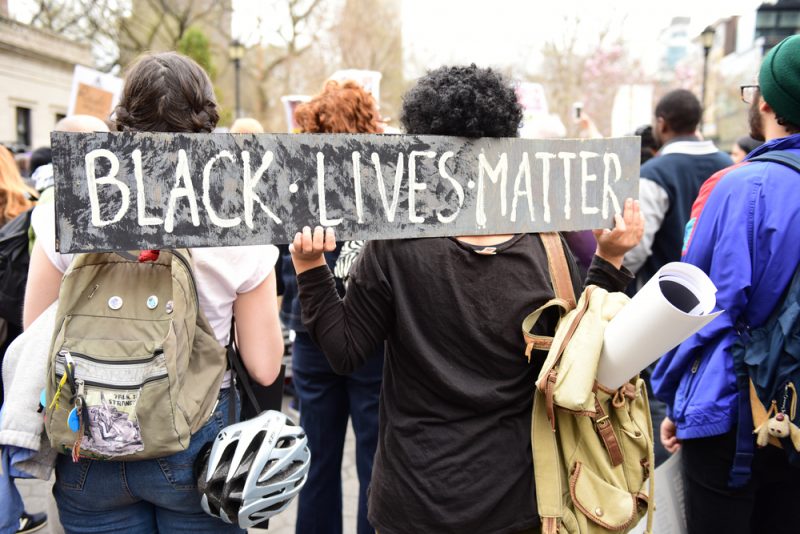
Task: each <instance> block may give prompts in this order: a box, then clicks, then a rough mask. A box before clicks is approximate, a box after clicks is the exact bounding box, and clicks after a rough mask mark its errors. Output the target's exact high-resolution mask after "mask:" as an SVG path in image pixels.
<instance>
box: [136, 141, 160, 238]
mask: <svg viewBox="0 0 800 534" xmlns="http://www.w3.org/2000/svg"><path fill="white" fill-rule="evenodd" d="M131 157H132V158H133V176H134V178H135V179H136V215H137V219H138V221H139V226H158V225H160V224H162V223H163V222H164V221H163V220H162V219H161V218H160V217H150V216H148V215H147V198H146V197H145V188H144V176H142V151H141V150H139V149H138V148H137V149H136V150H134V151H133V152H132V153H131Z"/></svg>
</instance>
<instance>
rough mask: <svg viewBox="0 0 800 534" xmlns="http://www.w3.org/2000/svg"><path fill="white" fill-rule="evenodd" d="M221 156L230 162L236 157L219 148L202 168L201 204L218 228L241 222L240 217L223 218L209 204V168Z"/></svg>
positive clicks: (236, 224) (229, 226)
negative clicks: (218, 151) (217, 152)
mask: <svg viewBox="0 0 800 534" xmlns="http://www.w3.org/2000/svg"><path fill="white" fill-rule="evenodd" d="M221 158H226V159H229V160H230V161H232V162H235V161H236V158H234V157H233V154H231V153H230V152H228V151H227V150H221V151H220V153H219V154H217V155H216V156H214V157H213V158H211V159H210V160H208V163H206V166H205V168H204V169H203V206H204V207H205V209H206V211H207V212H208V217H209V218H210V219H211V222H212V223H213V224H215V225H217V226H219V227H220V228H231V227H233V226H239V225H240V224H242V218H241V217H234V218H233V219H223V218H221V217H220V216H219V215H217V212H216V210H214V206H212V205H211V169H212V168H213V167H214V164H215V163H216V162H217V161H218V160H219V159H221Z"/></svg>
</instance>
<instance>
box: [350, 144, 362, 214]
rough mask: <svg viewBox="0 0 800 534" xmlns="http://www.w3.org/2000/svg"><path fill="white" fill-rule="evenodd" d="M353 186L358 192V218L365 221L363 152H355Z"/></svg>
mask: <svg viewBox="0 0 800 534" xmlns="http://www.w3.org/2000/svg"><path fill="white" fill-rule="evenodd" d="M353 187H354V188H355V190H356V191H355V193H356V219H357V220H358V224H361V223H363V222H364V199H363V198H362V196H361V153H360V152H353Z"/></svg>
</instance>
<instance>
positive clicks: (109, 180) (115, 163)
mask: <svg viewBox="0 0 800 534" xmlns="http://www.w3.org/2000/svg"><path fill="white" fill-rule="evenodd" d="M99 158H105V159H107V160H108V161H109V163H110V164H111V169H109V171H108V174H107V175H106V176H103V177H102V178H98V177H97V176H95V162H96V161H97V160H98V159H99ZM84 159H85V162H86V183H87V184H88V186H89V205H90V207H91V210H92V224H93V225H94V226H98V227H100V226H107V225H109V224H113V223H115V222H119V221H120V220H121V219H122V217H124V216H125V213H126V212H127V211H128V207H129V206H130V202H131V199H130V196H131V189H130V188H129V187H128V184H126V183H124V182H121V181H119V180H117V179H116V176H117V173H119V160H118V159H117V156H115V155H114V153H113V152H111V151H110V150H106V149H103V148H97V149H95V150H92V151H91V152H89V153H88V154H86V157H85V158H84ZM98 185H115V186H117V187H118V188H119V192H120V194H121V195H122V205H121V206H120V207H119V210H117V213H116V214H115V215H114V217H112V219H111V220H110V221H104V220H103V219H101V218H100V199H98V197H97V186H98Z"/></svg>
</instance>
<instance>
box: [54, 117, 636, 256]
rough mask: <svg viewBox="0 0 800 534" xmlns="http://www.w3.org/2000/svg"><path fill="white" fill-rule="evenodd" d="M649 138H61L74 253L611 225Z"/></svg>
mask: <svg viewBox="0 0 800 534" xmlns="http://www.w3.org/2000/svg"><path fill="white" fill-rule="evenodd" d="M639 144H640V142H639V138H638V137H623V138H612V139H547V140H530V139H516V138H499V139H495V138H480V139H465V138H459V137H444V136H416V135H367V134H364V135H359V134H257V135H250V134H183V133H169V134H168V133H128V132H125V133H92V134H84V133H66V132H54V133H53V134H52V148H53V165H54V171H55V184H56V221H57V228H56V232H57V239H58V249H59V250H60V251H61V252H63V253H66V252H92V251H110V250H138V249H161V248H178V247H212V246H231V245H248V244H264V243H274V244H281V243H289V242H290V241H291V240H292V238H293V236H294V234H295V232H297V231H298V230H300V229H302V227H303V226H312V227H313V226H316V225H322V226H330V227H333V228H334V229H335V230H336V235H337V237H338V238H339V239H341V240H347V239H396V238H414V237H433V236H456V235H482V234H508V233H522V232H542V231H553V230H558V231H562V230H582V229H589V228H602V227H611V226H612V225H613V217H614V214H615V213H620V212H621V210H622V205H623V203H624V200H625V198H627V197H633V198H638V184H639Z"/></svg>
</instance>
